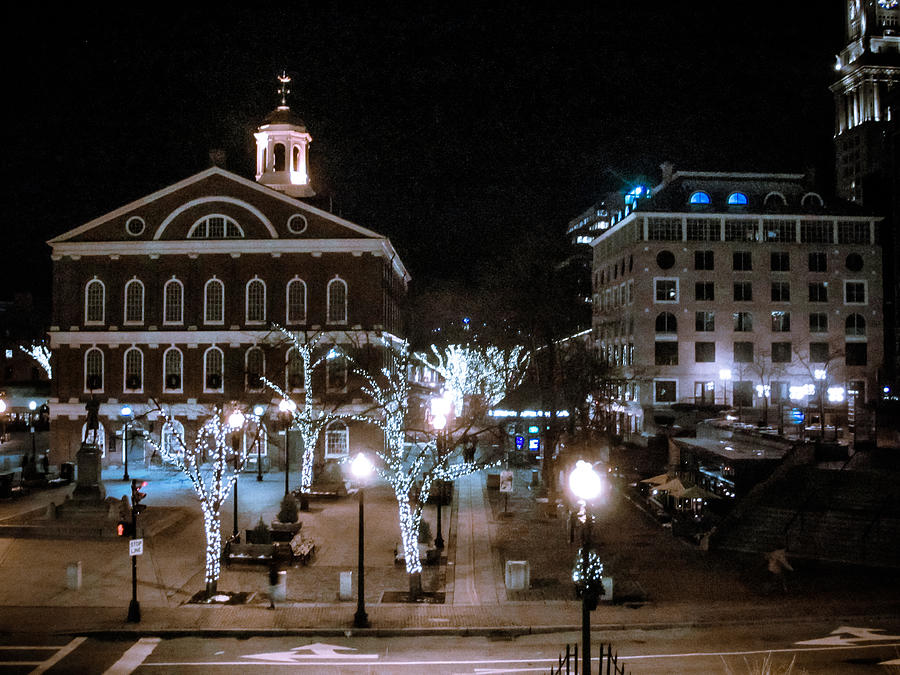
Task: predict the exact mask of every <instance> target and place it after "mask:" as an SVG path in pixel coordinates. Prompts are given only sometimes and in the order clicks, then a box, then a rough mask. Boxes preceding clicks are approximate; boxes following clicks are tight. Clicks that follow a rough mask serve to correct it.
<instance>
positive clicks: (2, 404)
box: [0, 399, 6, 415]
mask: <svg viewBox="0 0 900 675" xmlns="http://www.w3.org/2000/svg"><path fill="white" fill-rule="evenodd" d="M5 412H6V401H4V400H3V399H0V415H2V414H3V413H5Z"/></svg>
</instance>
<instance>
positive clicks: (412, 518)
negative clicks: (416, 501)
mask: <svg viewBox="0 0 900 675" xmlns="http://www.w3.org/2000/svg"><path fill="white" fill-rule="evenodd" d="M397 504H398V507H399V510H400V536H401V537H402V539H403V557H404V560H406V573H407V574H408V575H409V592H410V594H413V597H418V596H419V594H421V592H422V561H421V560H420V558H419V521H420V520H421V515H419V516H418V517H417V516H416V511H415V510H414V509H413V508H412V507H411V506H410V503H409V497H408V495H401V494H398V495H397Z"/></svg>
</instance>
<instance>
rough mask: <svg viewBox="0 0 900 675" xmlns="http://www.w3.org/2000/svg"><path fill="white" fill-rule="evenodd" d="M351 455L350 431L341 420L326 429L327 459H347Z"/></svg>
mask: <svg viewBox="0 0 900 675" xmlns="http://www.w3.org/2000/svg"><path fill="white" fill-rule="evenodd" d="M349 454H350V430H349V429H348V428H347V425H346V424H344V423H343V422H341V421H340V420H335V421H334V422H332V423H331V424H329V425H328V426H327V427H325V458H326V459H327V458H330V457H346V456H347V455H349Z"/></svg>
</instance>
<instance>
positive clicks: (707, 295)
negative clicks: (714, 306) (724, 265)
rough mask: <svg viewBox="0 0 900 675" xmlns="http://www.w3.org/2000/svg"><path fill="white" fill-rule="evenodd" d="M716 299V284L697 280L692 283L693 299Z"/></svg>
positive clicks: (710, 300)
mask: <svg viewBox="0 0 900 675" xmlns="http://www.w3.org/2000/svg"><path fill="white" fill-rule="evenodd" d="M715 299H716V285H715V284H714V283H713V282H712V281H698V282H697V283H695V284H694V300H698V301H704V300H706V301H709V302H712V301H713V300H715Z"/></svg>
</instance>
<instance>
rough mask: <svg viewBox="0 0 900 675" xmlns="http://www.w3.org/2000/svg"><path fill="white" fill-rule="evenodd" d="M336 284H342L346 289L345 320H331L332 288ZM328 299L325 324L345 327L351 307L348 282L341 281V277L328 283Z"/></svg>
mask: <svg viewBox="0 0 900 675" xmlns="http://www.w3.org/2000/svg"><path fill="white" fill-rule="evenodd" d="M335 284H341V285H343V287H344V318H343V319H338V320H337V321H332V320H331V287H332V286H333V285H335ZM325 295H326V297H325V322H326V323H327V324H329V325H333V326H344V325H346V324H347V315H348V313H349V305H350V287H349V286H348V285H347V282H346V281H344V280H343V279H341V278H340V277H339V276H336V277H334V279H332V280H331V281H329V282H328V286H327V288H326V294H325Z"/></svg>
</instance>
